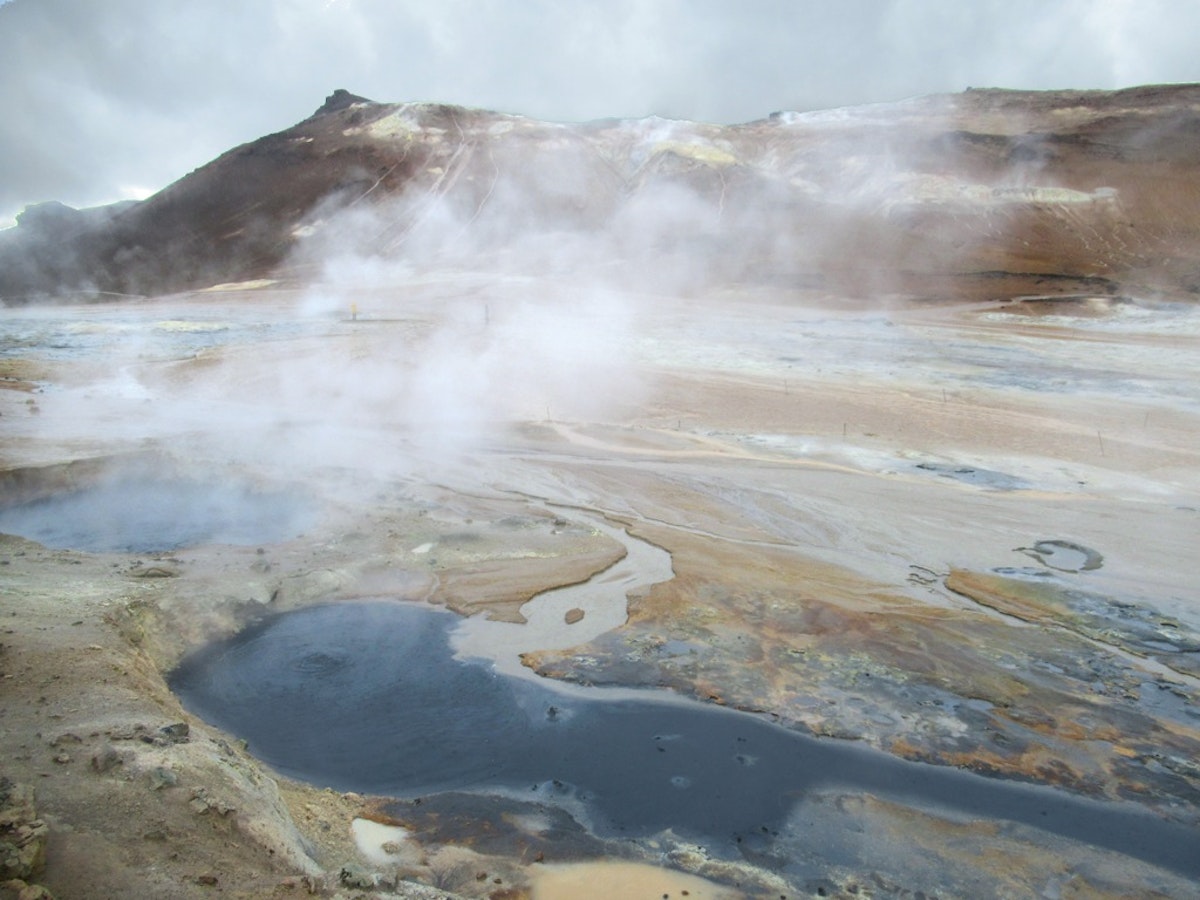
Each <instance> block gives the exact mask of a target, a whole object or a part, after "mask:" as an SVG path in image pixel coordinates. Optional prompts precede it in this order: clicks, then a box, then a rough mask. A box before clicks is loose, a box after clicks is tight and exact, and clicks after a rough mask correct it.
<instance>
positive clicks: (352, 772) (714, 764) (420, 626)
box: [169, 602, 1200, 877]
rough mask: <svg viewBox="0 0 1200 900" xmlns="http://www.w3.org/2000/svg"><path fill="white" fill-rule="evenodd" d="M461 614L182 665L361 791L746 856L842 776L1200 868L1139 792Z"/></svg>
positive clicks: (326, 780)
mask: <svg viewBox="0 0 1200 900" xmlns="http://www.w3.org/2000/svg"><path fill="white" fill-rule="evenodd" d="M457 621H459V620H458V619H457V617H455V616H453V615H451V614H449V613H446V612H444V611H441V610H437V609H433V608H430V607H427V606H424V605H419V604H415V603H407V602H350V603H339V604H332V605H324V606H317V607H312V608H309V609H305V610H300V611H296V612H290V613H284V614H281V615H278V616H275V617H272V618H269V619H267V620H264V621H262V622H260V623H258V624H256V625H253V626H252V627H249V628H247V629H246V630H244V631H243V632H241V633H240V634H238V635H235V636H234V637H232V638H230V639H227V640H223V641H219V642H214V643H212V644H210V645H208V646H206V647H204V648H202V649H200V650H199V651H197V652H196V653H194V654H192V655H191V656H189V657H187V658H186V659H184V660H183V661H182V662H181V664H180V665H179V666H178V667H177V668H176V669H175V670H174V671H173V672H172V673H171V675H170V677H169V681H170V685H171V687H172V689H173V690H174V691H175V692H176V693H177V694H178V695H179V696H180V698H181V699H182V701H183V703H184V705H185V707H187V708H188V709H189V710H190V711H192V712H193V713H195V714H196V715H198V716H200V717H202V718H204V719H206V720H207V721H209V722H211V723H213V724H215V725H217V726H219V727H221V728H223V729H225V730H227V731H229V732H230V733H232V734H234V735H236V736H238V737H241V738H243V739H245V740H246V741H247V742H248V745H249V748H250V750H251V752H252V753H254V754H255V755H256V756H257V757H258V758H260V759H261V760H263V761H264V762H266V763H268V764H269V765H271V766H272V767H274V768H275V769H276V770H277V771H279V772H281V773H282V774H285V775H288V776H291V777H294V778H297V779H300V780H304V781H308V782H313V783H316V784H319V785H323V786H329V787H333V788H335V789H338V790H343V791H351V790H353V791H357V792H360V793H369V794H376V795H382V796H390V797H416V796H420V795H423V794H424V795H428V794H431V793H437V792H441V791H451V790H454V791H464V790H466V791H477V792H499V793H506V794H509V795H514V794H515V795H519V796H526V797H529V798H530V799H537V800H539V801H544V802H554V801H555V799H556V798H559V800H560V801H568V802H567V803H566V804H565V805H568V806H569V807H570V808H572V809H575V810H582V815H583V816H584V818H585V819H586V820H587V821H586V824H587V825H588V826H589V827H590V828H591V829H592V830H593V831H594V832H595V833H596V834H598V835H600V836H604V837H633V836H646V835H651V834H654V833H657V832H659V831H662V830H663V829H667V828H670V829H673V831H674V832H675V833H676V834H677V835H680V836H683V837H687V838H689V839H695V840H698V841H701V842H703V843H704V844H705V845H706V846H708V847H709V848H710V850H711V851H712V852H716V853H727V854H729V855H735V854H737V853H738V852H739V846H740V845H741V843H742V841H743V839H745V838H747V837H750V836H754V838H755V839H757V840H760V841H761V836H762V835H769V834H770V833H772V832H773V831H775V830H776V829H779V828H781V827H783V825H784V823H785V821H786V820H787V818H788V816H789V814H790V813H791V812H792V811H793V810H794V809H795V807H796V804H797V803H798V802H799V801H800V800H802V799H803V798H804V797H805V796H806V795H807V794H809V793H810V792H813V791H816V790H821V789H826V788H841V789H848V790H853V791H861V792H865V793H870V794H874V795H877V796H881V797H885V798H889V799H893V800H897V801H899V802H902V803H906V804H910V805H913V806H918V807H921V808H925V809H932V810H934V811H942V812H945V813H948V814H951V815H954V814H958V815H968V816H971V817H978V818H984V819H990V820H1001V821H1003V820H1007V821H1012V822H1019V823H1024V824H1026V825H1030V826H1033V827H1035V828H1038V829H1042V830H1044V831H1048V832H1051V833H1054V834H1057V835H1061V836H1063V837H1067V838H1070V839H1074V840H1078V841H1082V842H1084V843H1086V844H1090V845H1093V846H1097V847H1101V848H1105V849H1106V850H1112V851H1116V852H1119V853H1124V854H1128V855H1130V856H1133V857H1136V858H1140V859H1143V860H1146V861H1148V862H1150V863H1153V864H1155V865H1159V866H1163V867H1166V868H1169V869H1172V870H1174V871H1177V872H1180V873H1182V874H1185V875H1187V876H1189V877H1196V876H1200V854H1197V853H1196V852H1195V850H1196V847H1197V846H1198V842H1200V833H1198V832H1197V830H1196V829H1193V828H1189V827H1187V826H1185V825H1181V824H1176V823H1171V822H1167V821H1165V820H1163V819H1160V818H1158V817H1157V816H1155V815H1153V814H1151V813H1149V812H1146V811H1144V810H1142V809H1140V808H1138V807H1136V806H1133V805H1131V804H1117V803H1105V802H1098V801H1093V800H1090V799H1086V798H1082V797H1078V796H1074V795H1071V794H1067V793H1064V792H1062V791H1058V790H1054V789H1050V788H1046V787H1041V786H1035V785H1026V784H1018V783H1014V782H1005V781H999V780H995V779H989V778H984V777H981V776H977V775H973V774H970V773H967V772H963V771H959V770H957V769H953V768H948V767H941V766H932V765H924V764H920V763H913V762H907V761H904V760H900V759H897V758H895V757H892V756H889V755H887V754H884V753H881V752H878V751H873V750H870V749H869V748H865V747H862V746H858V745H855V744H852V743H849V742H847V741H839V740H833V739H818V738H813V737H811V736H807V735H803V734H800V733H797V732H795V731H792V730H789V729H786V728H783V727H781V726H778V725H775V724H773V723H771V722H769V721H766V720H764V719H762V718H761V717H758V716H754V715H751V714H747V713H740V712H736V711H732V710H725V709H720V708H714V707H711V706H708V705H705V704H700V703H694V702H684V701H681V700H678V699H672V698H669V697H664V696H663V695H662V694H659V693H656V692H653V691H647V692H646V697H645V699H644V700H629V699H627V697H623V698H622V699H620V700H616V701H614V700H610V699H608V698H607V697H606V693H605V691H604V690H603V689H600V688H596V689H593V690H591V691H583V692H580V691H572V692H563V691H561V690H558V689H556V688H555V687H554V686H550V685H542V684H539V683H537V682H536V681H534V680H531V679H523V678H514V677H509V676H504V675H498V674H497V673H496V672H495V671H494V670H493V669H492V668H491V667H490V666H489V665H488V664H485V663H483V662H480V661H474V660H466V661H463V660H458V659H455V658H454V654H453V651H452V649H451V646H450V634H451V632H452V630H453V629H454V627H455V624H456V622H457Z"/></svg>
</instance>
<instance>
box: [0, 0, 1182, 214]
mask: <svg viewBox="0 0 1200 900" xmlns="http://www.w3.org/2000/svg"><path fill="white" fill-rule="evenodd" d="M1197 34H1200V0H970V2H968V0H0V226H3V225H6V224H11V220H12V216H13V215H14V214H15V213H16V212H18V211H20V209H21V208H22V207H23V206H25V205H26V204H28V203H33V202H38V201H41V200H50V199H54V200H61V201H63V202H65V203H69V204H71V205H73V206H85V205H90V204H95V203H104V202H109V201H113V200H118V199H122V198H127V197H143V196H146V195H147V194H148V193H151V192H153V191H155V190H158V189H160V188H162V187H165V186H166V185H167V184H169V183H170V182H172V181H174V180H175V179H177V178H179V177H181V176H183V175H185V174H187V173H188V172H189V171H190V170H192V169H194V168H196V167H197V166H200V165H202V164H204V163H205V162H207V161H209V160H210V159H212V158H213V157H215V156H217V155H218V154H219V153H221V152H223V151H224V150H227V149H229V148H230V147H233V146H235V145H237V144H240V143H243V142H245V141H249V140H252V139H254V138H256V137H260V136H262V135H264V134H268V133H270V132H273V131H278V130H280V129H283V128H286V127H288V126H289V125H292V124H294V123H295V122H297V121H299V120H300V119H303V118H305V117H306V116H308V115H309V114H311V113H312V112H313V111H314V110H315V109H316V108H317V107H318V106H320V104H321V102H322V101H323V100H324V98H325V96H326V95H327V94H329V93H330V92H331V91H332V90H333V89H334V88H339V87H344V88H347V89H348V90H350V91H352V92H354V93H357V94H362V95H364V96H367V97H370V98H371V99H374V100H380V101H405V100H430V101H442V102H449V103H459V104H465V105H470V106H482V107H487V108H491V109H498V110H503V111H505V112H515V113H521V114H525V115H530V116H535V117H538V118H544V119H553V120H563V121H569V120H583V119H592V118H600V117H606V116H618V117H640V116H645V115H650V114H657V115H661V116H667V117H674V118H687V119H700V120H707V121H714V122H739V121H748V120H751V119H756V118H761V117H763V116H765V115H766V114H768V113H770V112H772V111H774V110H780V109H796V110H806V109H819V108H826V107H833V106H845V105H852V104H859V103H869V102H878V101H888V100H897V99H902V98H904V97H910V96H914V95H917V94H927V93H939V92H945V91H959V90H962V89H964V88H966V87H969V86H974V87H1010V88H1064V87H1072V88H1116V87H1125V86H1129V85H1134V84H1146V83H1157V82H1179V81H1200V53H1197V51H1196V35H1197Z"/></svg>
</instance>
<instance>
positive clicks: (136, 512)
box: [0, 468, 315, 553]
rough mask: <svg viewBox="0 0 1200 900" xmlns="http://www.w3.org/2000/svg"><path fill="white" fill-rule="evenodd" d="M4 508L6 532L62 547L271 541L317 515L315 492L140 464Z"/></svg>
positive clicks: (137, 548)
mask: <svg viewBox="0 0 1200 900" xmlns="http://www.w3.org/2000/svg"><path fill="white" fill-rule="evenodd" d="M40 493H41V494H42V495H40V496H37V497H35V498H33V499H24V500H23V501H22V502H17V503H12V504H11V505H7V506H4V507H3V508H0V533H4V534H15V535H19V536H21V537H24V538H28V539H29V540H33V541H37V542H38V543H39V544H42V545H43V546H46V547H49V548H51V549H54V550H82V551H85V552H91V553H156V552H164V551H170V550H177V549H179V548H182V547H189V546H195V545H198V544H204V543H222V544H238V545H243V546H247V545H253V544H270V543H276V542H278V541H282V540H287V539H289V538H293V537H296V536H297V535H298V534H300V533H301V532H303V531H304V529H305V528H306V527H307V526H308V524H310V523H311V521H312V520H313V517H314V514H315V509H314V503H313V501H312V500H311V499H310V498H307V497H305V496H303V495H302V494H299V493H297V492H295V491H291V490H285V489H262V488H260V487H258V486H257V485H254V484H252V483H250V482H248V481H243V480H239V479H231V478H222V477H219V476H215V475H214V476H209V477H192V476H184V475H177V474H172V473H166V472H160V471H154V470H153V469H152V470H150V471H144V472H142V473H139V472H138V471H137V470H135V469H133V468H129V469H126V470H123V471H118V472H114V473H109V474H106V475H104V476H102V477H99V478H97V479H95V480H94V481H91V482H90V483H87V484H83V485H75V486H72V487H70V488H69V489H66V490H61V491H58V492H55V493H46V492H40Z"/></svg>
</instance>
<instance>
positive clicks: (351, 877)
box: [338, 863, 375, 890]
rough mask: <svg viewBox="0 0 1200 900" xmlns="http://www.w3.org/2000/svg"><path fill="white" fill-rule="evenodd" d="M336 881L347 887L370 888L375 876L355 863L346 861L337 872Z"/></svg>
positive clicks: (373, 885) (372, 885)
mask: <svg viewBox="0 0 1200 900" xmlns="http://www.w3.org/2000/svg"><path fill="white" fill-rule="evenodd" d="M338 881H340V882H341V883H342V884H343V885H345V886H346V887H348V888H360V889H365V890H370V889H371V888H373V887H375V876H374V875H372V874H371V873H370V872H368V871H367V870H366V869H364V868H363V867H362V866H360V865H357V864H356V863H346V865H344V866H342V870H341V872H339V873H338Z"/></svg>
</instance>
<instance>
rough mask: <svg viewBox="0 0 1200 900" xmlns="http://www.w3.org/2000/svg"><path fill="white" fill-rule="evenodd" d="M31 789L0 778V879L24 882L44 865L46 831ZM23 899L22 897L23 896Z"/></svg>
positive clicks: (47, 830)
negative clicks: (22, 880)
mask: <svg viewBox="0 0 1200 900" xmlns="http://www.w3.org/2000/svg"><path fill="white" fill-rule="evenodd" d="M33 799H34V798H33V788H31V787H29V786H28V785H24V784H17V783H16V782H14V781H12V780H11V779H9V778H7V777H3V778H0V879H2V880H6V881H7V880H9V879H14V878H15V879H27V878H29V877H30V876H32V875H36V874H37V873H38V872H40V871H41V870H42V867H43V866H44V865H45V864H46V837H47V835H48V833H49V829H48V828H47V827H46V823H45V822H43V821H42V820H41V819H39V818H37V810H36V809H35V807H34V802H33ZM22 896H23V895H22Z"/></svg>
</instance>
